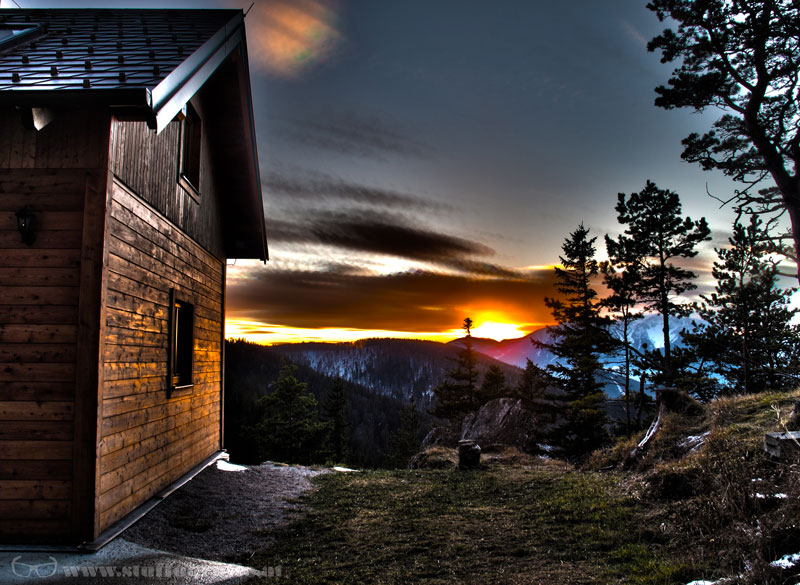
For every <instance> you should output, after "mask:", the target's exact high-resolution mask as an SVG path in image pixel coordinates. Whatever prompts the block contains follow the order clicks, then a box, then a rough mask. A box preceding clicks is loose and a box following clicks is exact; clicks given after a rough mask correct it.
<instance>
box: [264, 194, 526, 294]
mask: <svg viewBox="0 0 800 585" xmlns="http://www.w3.org/2000/svg"><path fill="white" fill-rule="evenodd" d="M269 233H270V241H271V242H273V243H275V244H277V243H292V244H324V245H328V246H333V247H336V248H342V249H344V250H351V251H357V252H363V253H368V254H377V255H384V256H392V257H397V258H404V259H407V260H414V261H419V262H429V263H433V264H436V265H439V266H442V267H446V268H450V269H454V270H459V271H462V272H467V273H471V274H476V275H485V276H497V277H505V278H519V277H520V274H519V272H517V271H515V270H513V269H511V268H506V267H504V266H499V265H496V264H492V263H489V262H484V261H481V260H475V259H474V257H475V256H482V257H488V256H493V255H494V253H495V252H494V250H493V249H492V248H490V247H488V246H486V245H484V244H481V243H479V242H474V241H472V240H468V239H465V238H459V237H456V236H451V235H448V234H442V233H438V232H435V231H433V230H428V229H425V228H420V227H414V226H411V225H408V222H407V220H406V219H405V218H403V217H400V216H397V215H394V214H390V213H381V212H376V211H365V210H352V211H347V212H317V213H315V214H310V216H309V217H308V218H307V220H306V221H279V220H276V221H271V222H269Z"/></svg>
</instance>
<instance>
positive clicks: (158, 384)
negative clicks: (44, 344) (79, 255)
mask: <svg viewBox="0 0 800 585" xmlns="http://www.w3.org/2000/svg"><path fill="white" fill-rule="evenodd" d="M175 125H176V124H175ZM114 127H115V133H116V134H115V135H116V140H117V142H116V143H115V145H114V146H113V147H112V156H118V157H119V156H121V157H123V162H122V163H120V162H119V161H116V162H115V163H112V167H113V168H114V169H116V170H117V171H119V172H120V173H123V174H124V178H122V177H116V176H115V178H114V181H113V184H112V196H111V202H110V207H109V216H108V226H109V230H108V231H109V235H108V239H107V241H106V248H107V263H106V279H105V283H106V284H105V286H106V291H105V296H104V298H105V301H104V302H105V308H104V320H105V321H104V326H105V333H104V337H103V344H102V346H103V350H102V355H103V358H102V359H103V379H104V387H103V400H102V405H101V412H102V421H101V425H100V435H101V442H100V449H99V457H100V464H99V469H100V471H99V484H98V500H97V506H98V508H97V511H98V515H99V523H100V524H99V527H100V529H103V528H105V527H107V526H109V525H110V524H112V523H114V522H116V521H117V520H119V519H120V518H122V517H123V516H125V515H126V514H128V513H129V512H131V511H132V510H134V509H135V508H136V507H137V506H139V505H141V504H142V503H144V502H145V501H146V500H147V499H149V498H151V497H152V496H153V495H155V494H156V493H158V492H159V491H160V490H162V489H164V488H165V487H166V486H167V485H169V484H170V483H171V482H173V481H175V480H176V479H178V478H179V477H180V476H181V475H183V474H184V473H186V472H187V471H188V470H189V469H191V467H193V466H194V465H196V464H197V463H199V462H200V461H202V460H203V459H205V458H206V457H208V456H209V455H211V454H212V453H213V452H214V451H216V450H217V449H219V448H220V445H221V443H220V435H219V425H220V418H221V402H220V394H221V359H222V343H221V333H222V330H223V319H224V316H223V307H222V294H223V289H224V285H225V282H224V262H223V261H222V260H221V259H219V258H218V257H216V256H215V255H214V254H213V253H212V252H210V251H209V250H208V249H207V248H206V247H205V246H204V245H203V244H201V243H200V242H198V241H195V239H193V237H191V236H190V235H189V234H188V233H185V232H184V231H183V226H181V225H180V224H179V223H177V222H175V221H173V220H172V219H171V218H169V217H167V213H166V212H165V211H162V210H161V209H158V208H156V205H155V203H153V202H154V201H155V202H156V203H157V202H158V201H157V197H156V195H158V193H162V194H163V196H164V197H167V198H168V197H170V195H169V194H171V198H172V199H175V198H176V190H175V187H176V183H175V179H176V177H175V174H174V169H173V170H172V171H170V172H169V173H167V172H166V171H164V169H163V168H160V170H159V167H158V165H157V164H155V160H154V159H153V157H154V156H155V154H154V153H155V152H158V151H160V149H165V150H167V151H169V150H170V149H173V148H174V152H173V156H171V157H170V160H174V156H175V153H177V142H174V143H173V142H170V141H172V139H173V138H174V137H175V136H177V135H174V134H173V133H171V130H170V128H168V129H167V130H165V131H164V133H162V134H161V135H159V136H158V137H155V138H153V136H152V134H151V133H148V132H146V131H143V129H142V128H141V127H140V124H139V123H138V122H116V123H115V126H114ZM135 141H140V142H139V143H138V146H137V142H135ZM165 145H169V146H170V148H167V146H165ZM137 148H142V149H143V152H144V155H143V156H142V158H141V159H138V158H137V157H136V156H133V155H132V154H131V151H135V150H136V149H137ZM158 156H159V157H162V158H163V157H164V156H165V154H164V152H161V154H159V155H158ZM125 161H127V162H125ZM142 161H150V164H149V165H147V164H144V162H142ZM154 168H155V171H154ZM154 173H155V174H154ZM137 177H145V178H137ZM150 181H158V184H157V185H153V186H152V187H151V189H152V190H151V191H150V193H149V196H147V197H146V196H144V195H142V194H141V193H138V192H134V189H133V186H134V185H151V183H150ZM165 185H166V186H165ZM153 193H155V194H156V195H153ZM140 195H141V196H140ZM184 195H185V196H186V197H187V198H188V195H186V194H184ZM215 198H216V197H215V193H214V192H213V190H211V189H209V190H208V192H203V193H202V194H201V201H200V202H195V201H194V200H193V199H191V198H188V201H189V203H191V205H194V206H195V207H197V208H198V209H197V211H196V216H198V217H199V216H202V215H203V212H202V211H201V210H200V209H199V208H202V207H204V205H206V203H207V201H208V200H212V199H215ZM166 211H167V212H169V209H167V210H166ZM178 219H179V221H184V220H185V215H184V216H183V219H181V218H178ZM190 227H191V226H190ZM171 288H174V289H175V290H176V291H177V293H178V295H179V296H180V297H181V298H183V299H184V300H186V301H187V302H190V303H191V304H193V305H194V310H195V327H194V336H193V338H194V365H193V383H194V385H193V387H192V388H191V389H190V390H188V391H180V392H178V393H176V394H175V395H173V396H171V397H170V396H169V395H168V393H167V349H168V335H169V303H170V297H169V291H170V289H171Z"/></svg>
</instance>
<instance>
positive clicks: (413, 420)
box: [388, 396, 420, 469]
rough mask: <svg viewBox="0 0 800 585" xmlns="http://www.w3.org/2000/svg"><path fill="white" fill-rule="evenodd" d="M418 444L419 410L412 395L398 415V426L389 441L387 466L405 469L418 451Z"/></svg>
mask: <svg viewBox="0 0 800 585" xmlns="http://www.w3.org/2000/svg"><path fill="white" fill-rule="evenodd" d="M419 446H420V439H419V412H418V410H417V402H416V401H415V400H414V397H413V396H412V397H411V400H410V401H409V403H408V406H407V407H406V408H405V409H403V413H402V414H401V416H400V427H399V428H398V429H397V430H396V431H395V432H394V434H393V435H392V437H391V439H390V441H389V459H388V463H389V467H392V468H395V469H405V468H406V467H407V466H408V460H409V459H411V458H412V457H413V456H414V455H416V454H417V452H418V451H419Z"/></svg>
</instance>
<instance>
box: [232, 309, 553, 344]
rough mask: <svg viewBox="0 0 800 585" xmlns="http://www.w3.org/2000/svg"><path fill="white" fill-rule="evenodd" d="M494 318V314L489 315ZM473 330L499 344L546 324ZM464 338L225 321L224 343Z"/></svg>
mask: <svg viewBox="0 0 800 585" xmlns="http://www.w3.org/2000/svg"><path fill="white" fill-rule="evenodd" d="M493 315H497V313H493ZM473 321H474V323H475V326H474V327H473V328H472V331H471V333H472V336H473V337H482V338H489V339H494V340H496V341H502V340H504V339H518V338H520V337H524V336H525V335H527V334H528V333H530V332H531V331H535V330H537V329H540V328H542V327H545V326H547V325H549V324H548V323H526V324H524V325H516V324H512V323H509V322H507V321H506V322H503V319H502V317H494V318H493V319H485V318H482V319H473ZM463 336H464V330H463V329H460V328H453V329H448V330H446V331H391V330H386V329H354V328H343V327H320V328H303V327H286V326H283V325H272V324H266V323H259V322H256V321H245V320H239V319H229V320H226V321H225V338H226V339H246V340H247V341H251V342H253V343H258V344H261V345H277V344H282V343H304V342H323V343H339V342H349V341H358V340H361V339H375V338H383V339H386V338H390V339H419V340H425V341H438V342H441V343H446V342H448V341H452V340H453V339H458V338H460V337H463Z"/></svg>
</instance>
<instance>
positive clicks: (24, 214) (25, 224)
mask: <svg viewBox="0 0 800 585" xmlns="http://www.w3.org/2000/svg"><path fill="white" fill-rule="evenodd" d="M35 219H36V216H35V215H34V214H33V210H32V209H31V208H30V207H29V206H27V205H26V206H25V207H23V208H22V209H20V210H19V211H18V212H17V229H18V230H19V233H20V235H21V236H22V243H24V244H27V245H29V246H30V245H31V244H33V242H35V241H36V234H35V233H34V232H33V224H34V220H35Z"/></svg>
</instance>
